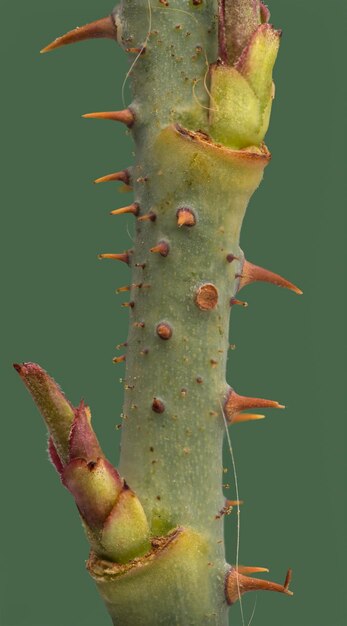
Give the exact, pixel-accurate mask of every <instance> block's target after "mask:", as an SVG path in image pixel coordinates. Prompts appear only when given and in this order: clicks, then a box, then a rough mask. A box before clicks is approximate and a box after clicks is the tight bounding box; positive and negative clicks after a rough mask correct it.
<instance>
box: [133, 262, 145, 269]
mask: <svg viewBox="0 0 347 626" xmlns="http://www.w3.org/2000/svg"><path fill="white" fill-rule="evenodd" d="M135 267H140V268H141V269H142V270H144V269H145V267H146V263H135Z"/></svg>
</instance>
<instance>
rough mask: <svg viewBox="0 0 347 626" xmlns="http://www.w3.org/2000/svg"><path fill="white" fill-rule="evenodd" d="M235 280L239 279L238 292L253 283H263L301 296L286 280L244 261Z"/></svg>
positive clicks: (296, 288) (298, 290) (299, 290)
mask: <svg viewBox="0 0 347 626" xmlns="http://www.w3.org/2000/svg"><path fill="white" fill-rule="evenodd" d="M236 278H240V285H239V290H240V289H242V288H243V287H246V285H250V284H251V283H254V282H264V283H272V284H273V285H277V286H278V287H284V288H286V289H290V290H291V291H294V292H295V293H297V294H299V295H301V294H302V291H301V289H299V287H296V285H294V284H293V283H290V282H289V280H286V279H285V278H283V277H282V276H280V275H279V274H275V273H274V272H270V270H266V269H264V268H263V267H259V265H253V263H249V262H248V261H246V260H245V262H244V264H243V268H242V272H241V274H236Z"/></svg>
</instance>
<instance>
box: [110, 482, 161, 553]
mask: <svg viewBox="0 0 347 626" xmlns="http://www.w3.org/2000/svg"><path fill="white" fill-rule="evenodd" d="M100 543H101V546H102V547H103V548H104V549H105V552H106V554H107V555H108V558H109V559H114V560H115V561H117V562H119V563H126V562H128V561H130V560H131V559H133V558H134V557H135V556H141V555H142V554H145V553H146V552H148V551H149V549H150V542H149V527H148V522H147V518H146V515H145V513H144V510H143V508H142V506H141V503H140V501H139V499H138V498H137V497H136V495H135V493H134V492H133V491H131V489H129V488H128V486H127V485H124V488H123V490H122V492H121V493H120V495H119V497H118V499H117V502H116V504H115V506H114V507H113V509H112V511H111V513H110V514H109V516H108V518H107V519H106V521H105V523H104V526H103V530H102V534H101V539H100Z"/></svg>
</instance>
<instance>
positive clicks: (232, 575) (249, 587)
mask: <svg viewBox="0 0 347 626" xmlns="http://www.w3.org/2000/svg"><path fill="white" fill-rule="evenodd" d="M291 577H292V570H290V569H289V570H288V572H287V576H286V579H285V583H284V585H279V584H278V583H273V582H271V581H269V580H263V579H261V578H252V577H250V576H244V575H243V574H242V573H240V572H238V571H237V570H236V569H235V568H234V567H231V568H230V570H229V572H228V574H227V577H226V581H225V595H226V599H227V602H228V604H234V602H236V601H237V600H239V598H240V596H242V595H243V594H244V593H247V592H248V591H277V592H279V593H284V594H286V595H287V596H292V595H294V594H293V592H292V591H290V590H289V584H290V581H291Z"/></svg>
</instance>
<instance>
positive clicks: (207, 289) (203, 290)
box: [195, 283, 218, 311]
mask: <svg viewBox="0 0 347 626" xmlns="http://www.w3.org/2000/svg"><path fill="white" fill-rule="evenodd" d="M195 303H196V306H197V307H198V308H199V309H201V311H211V310H212V309H215V308H216V306H217V304H218V289H217V287H215V285H213V284H212V283H205V284H204V285H201V286H200V287H199V289H198V290H197V292H196V294H195Z"/></svg>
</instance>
